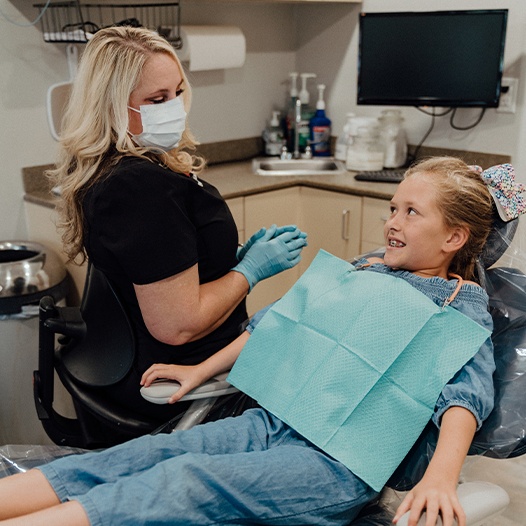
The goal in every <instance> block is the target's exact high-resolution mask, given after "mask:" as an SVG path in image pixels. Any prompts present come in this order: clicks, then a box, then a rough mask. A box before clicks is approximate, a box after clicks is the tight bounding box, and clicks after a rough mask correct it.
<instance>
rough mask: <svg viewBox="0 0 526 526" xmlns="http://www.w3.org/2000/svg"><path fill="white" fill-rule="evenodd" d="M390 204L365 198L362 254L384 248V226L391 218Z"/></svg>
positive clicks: (381, 200) (385, 201)
mask: <svg viewBox="0 0 526 526" xmlns="http://www.w3.org/2000/svg"><path fill="white" fill-rule="evenodd" d="M390 213H391V211H390V202H389V201H387V200H384V199H375V198H372V197H364V198H363V217H362V232H361V244H360V252H361V253H362V254H363V253H365V252H370V251H372V250H375V249H377V248H378V247H381V246H383V244H384V225H385V222H386V221H387V218H388V217H389V215H390Z"/></svg>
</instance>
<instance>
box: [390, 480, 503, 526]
mask: <svg viewBox="0 0 526 526" xmlns="http://www.w3.org/2000/svg"><path fill="white" fill-rule="evenodd" d="M458 498H459V500H460V504H461V505H462V508H463V509H464V512H465V513H466V526H482V525H483V524H485V523H486V522H487V521H488V520H489V519H491V518H492V517H496V516H498V515H500V514H501V513H502V512H503V511H504V510H505V509H506V507H507V506H508V504H509V502H510V498H509V496H508V494H507V493H506V491H504V490H503V489H502V488H501V487H500V486H496V485H495V484H491V483H489V482H464V483H462V484H460V485H459V487H458ZM425 518H426V514H425V513H424V514H423V515H422V517H420V520H419V521H418V523H417V526H424V525H425V520H426V519H425ZM408 520H409V512H407V513H405V514H404V515H403V516H402V517H401V518H400V520H399V521H398V524H397V526H407V522H408ZM436 524H437V526H442V520H441V519H440V518H439V519H438V521H437V523H436ZM455 524H456V523H455Z"/></svg>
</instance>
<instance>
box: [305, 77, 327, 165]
mask: <svg viewBox="0 0 526 526" xmlns="http://www.w3.org/2000/svg"><path fill="white" fill-rule="evenodd" d="M324 90H325V85H324V84H318V102H317V103H316V113H315V114H314V117H312V119H311V120H310V124H309V125H310V140H311V147H312V155H314V156H319V157H329V156H330V155H331V120H330V119H329V118H328V117H327V116H326V115H325V101H324V100H323V92H324Z"/></svg>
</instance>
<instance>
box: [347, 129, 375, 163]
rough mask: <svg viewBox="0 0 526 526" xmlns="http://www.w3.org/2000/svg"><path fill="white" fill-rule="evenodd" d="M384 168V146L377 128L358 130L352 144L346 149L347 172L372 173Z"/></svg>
mask: <svg viewBox="0 0 526 526" xmlns="http://www.w3.org/2000/svg"><path fill="white" fill-rule="evenodd" d="M383 166H384V145H383V142H382V140H381V137H380V129H379V127H378V126H362V127H360V128H358V130H357V134H356V135H355V136H354V140H353V143H352V144H350V145H349V146H348V148H347V159H346V167H347V170H355V171H374V170H381V169H382V168H383Z"/></svg>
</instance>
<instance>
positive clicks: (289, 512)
mask: <svg viewBox="0 0 526 526" xmlns="http://www.w3.org/2000/svg"><path fill="white" fill-rule="evenodd" d="M39 469H40V470H41V471H42V472H43V474H44V475H45V476H46V477H47V479H48V480H49V482H50V483H51V485H52V486H53V488H54V490H55V491H56V493H57V495H58V497H59V498H60V499H61V501H65V500H71V499H75V500H78V501H79V502H80V504H81V505H82V506H83V507H84V509H85V511H86V513H87V514H88V517H89V520H90V524H91V525H92V526H98V525H112V526H115V525H134V526H135V525H138V524H141V525H142V524H152V525H153V524H155V525H161V524H167V525H171V526H174V525H181V526H191V525H195V526H206V525H211V524H234V525H241V524H274V525H285V524H287V525H290V524H302V525H306V524H315V525H317V526H323V525H345V524H348V523H349V522H350V521H351V520H352V519H353V518H354V517H355V516H356V514H357V513H358V511H359V510H360V509H361V507H362V506H363V505H364V504H366V503H367V502H368V501H370V500H371V499H373V498H374V497H375V496H376V493H375V492H374V491H373V490H372V489H371V488H370V487H369V486H367V485H366V484H365V483H364V482H362V481H361V480H360V479H359V478H358V477H356V476H354V475H353V474H352V473H351V472H350V471H349V470H348V469H347V468H346V467H345V466H343V465H342V464H340V463H339V462H337V461H336V460H334V459H332V458H331V457H329V456H327V455H326V454H324V453H323V452H322V451H320V450H319V449H318V448H316V447H315V446H313V445H312V444H311V443H310V442H308V441H306V440H305V439H304V438H303V437H301V436H300V435H298V434H297V433H296V432H295V431H294V430H292V429H291V428H290V427H288V426H287V425H286V424H284V423H283V422H282V421H281V420H279V419H278V418H275V417H274V416H273V415H271V414H269V413H267V412H266V411H264V410H262V409H253V410H249V411H247V412H245V413H244V414H243V415H241V416H238V417H235V418H226V419H224V420H220V421H217V422H211V423H208V424H204V425H200V426H196V427H194V428H193V429H190V430H188V431H178V432H175V433H172V434H169V435H156V436H150V435H148V436H144V437H141V438H138V439H135V440H132V441H130V442H128V443H125V444H121V445H119V446H116V447H113V448H111V449H108V450H105V451H102V452H95V453H86V454H83V455H74V456H69V457H65V458H62V459H59V460H56V461H54V462H52V463H50V464H47V465H44V466H41V467H40V468H39Z"/></svg>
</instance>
